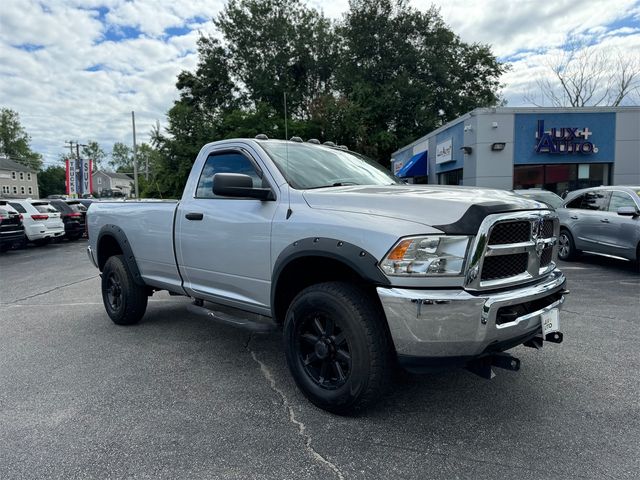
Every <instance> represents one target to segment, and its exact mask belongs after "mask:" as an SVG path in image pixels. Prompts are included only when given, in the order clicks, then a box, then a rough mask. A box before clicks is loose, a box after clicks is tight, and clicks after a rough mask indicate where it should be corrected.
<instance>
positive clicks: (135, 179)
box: [131, 111, 140, 200]
mask: <svg viewBox="0 0 640 480" xmlns="http://www.w3.org/2000/svg"><path fill="white" fill-rule="evenodd" d="M131 125H132V126H133V183H134V185H135V189H136V200H139V199H140V196H139V193H138V158H137V154H138V148H137V146H136V114H135V112H133V111H131Z"/></svg>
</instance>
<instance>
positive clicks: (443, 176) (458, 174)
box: [438, 168, 462, 185]
mask: <svg viewBox="0 0 640 480" xmlns="http://www.w3.org/2000/svg"><path fill="white" fill-rule="evenodd" d="M438 184H439V185H462V169H461V168H458V169H456V170H450V171H448V172H442V173H439V174H438Z"/></svg>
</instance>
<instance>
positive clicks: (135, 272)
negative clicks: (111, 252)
mask: <svg viewBox="0 0 640 480" xmlns="http://www.w3.org/2000/svg"><path fill="white" fill-rule="evenodd" d="M106 236H109V237H113V238H114V240H115V241H116V242H117V243H118V245H119V246H120V250H122V255H123V257H124V261H125V263H126V264H127V267H128V268H129V271H130V272H131V275H132V276H133V280H134V281H135V282H136V283H137V284H138V285H142V286H145V285H146V284H145V283H144V281H143V280H142V275H140V269H139V268H138V263H137V262H136V258H135V256H134V255H133V250H132V249H131V244H130V243H129V239H128V238H127V235H126V234H125V233H124V231H123V230H122V228H120V227H119V226H117V225H113V224H106V225H104V226H103V227H102V228H101V229H100V232H99V233H98V240H97V241H96V256H97V258H98V262H99V258H100V241H101V240H102V239H103V238H104V237H106ZM101 270H102V269H101Z"/></svg>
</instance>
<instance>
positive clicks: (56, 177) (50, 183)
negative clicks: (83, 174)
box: [38, 166, 66, 198]
mask: <svg viewBox="0 0 640 480" xmlns="http://www.w3.org/2000/svg"><path fill="white" fill-rule="evenodd" d="M65 177H66V169H65V167H60V166H49V167H47V168H46V169H45V170H42V171H41V172H39V173H38V190H39V191H40V198H47V196H49V195H55V194H60V195H63V194H65V193H66V185H65Z"/></svg>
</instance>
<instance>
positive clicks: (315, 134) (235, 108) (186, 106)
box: [152, 0, 507, 197]
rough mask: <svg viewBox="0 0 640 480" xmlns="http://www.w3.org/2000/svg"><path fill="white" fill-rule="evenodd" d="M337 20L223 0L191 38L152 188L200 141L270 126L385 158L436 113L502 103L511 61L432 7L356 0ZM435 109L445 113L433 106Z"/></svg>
mask: <svg viewBox="0 0 640 480" xmlns="http://www.w3.org/2000/svg"><path fill="white" fill-rule="evenodd" d="M349 5H350V8H349V12H348V13H347V14H346V15H345V16H344V18H343V20H342V21H341V22H339V23H334V22H331V21H330V20H328V19H327V18H326V17H324V15H323V14H322V13H321V12H319V11H317V10H315V9H313V8H311V7H309V6H308V5H307V3H303V2H302V1H300V0H230V1H229V3H227V5H226V7H225V8H224V9H223V11H222V13H221V14H220V15H219V16H218V17H217V18H216V19H214V20H213V23H214V27H215V28H216V30H217V31H216V32H215V33H214V34H212V35H211V36H203V37H201V38H200V41H199V42H198V64H197V67H196V68H195V70H193V71H189V72H186V71H185V72H182V73H180V75H179V76H178V81H177V84H176V86H177V88H178V91H179V94H180V97H179V99H178V100H177V101H176V102H175V103H174V105H173V106H172V108H171V109H170V110H169V112H168V114H167V117H168V126H167V128H166V130H165V131H164V132H161V131H160V130H159V128H158V129H156V130H155V131H154V132H153V136H152V138H153V146H154V147H155V149H156V151H157V153H158V155H159V156H158V159H157V163H156V166H155V169H154V185H153V188H154V189H155V190H154V195H158V196H159V195H162V196H163V197H167V196H169V197H171V196H173V197H176V196H179V195H180V194H181V192H182V188H183V186H184V184H185V183H186V180H187V176H188V174H189V171H190V169H191V165H192V164H193V161H194V159H195V158H196V155H197V154H198V151H199V150H200V148H201V147H202V145H204V144H206V143H208V142H211V141H214V140H219V139H223V138H230V137H253V136H255V135H256V134H258V133H265V134H267V135H268V136H269V137H271V138H284V136H285V128H284V124H285V122H284V118H285V115H284V102H283V97H284V94H285V93H286V94H287V107H288V108H287V124H288V132H287V133H288V135H289V136H292V135H298V136H301V137H302V138H305V139H309V138H317V139H319V140H320V141H325V140H332V141H335V142H337V143H339V144H344V145H347V146H349V147H350V148H353V149H355V150H358V151H361V152H363V153H365V154H368V155H369V156H372V157H374V158H378V159H382V160H383V161H385V162H386V161H388V159H389V157H390V154H391V153H392V152H393V151H394V150H396V149H397V148H399V147H400V146H402V145H404V144H406V143H409V142H411V141H413V140H415V139H416V138H418V137H419V136H421V135H424V134H425V133H426V132H428V131H430V130H432V129H434V128H437V127H438V126H440V125H441V122H442V121H448V120H451V119H453V118H455V117H457V116H459V115H462V114H464V113H466V112H468V111H469V110H472V109H474V108H476V107H488V106H493V105H497V104H499V103H500V97H499V95H498V90H499V88H500V84H499V78H500V76H501V74H502V73H503V72H504V71H505V70H506V69H507V67H506V66H505V65H503V64H501V63H500V62H498V61H497V59H496V58H495V56H493V54H492V53H491V50H490V48H489V47H488V46H486V45H481V44H467V43H465V42H462V40H460V38H459V37H458V36H457V35H455V33H454V32H452V31H451V30H450V29H449V28H448V27H447V25H445V24H444V22H443V20H442V18H441V17H440V14H439V12H438V10H436V9H434V8H431V9H429V10H428V11H427V12H425V13H422V12H420V11H418V10H415V9H413V8H411V7H410V6H409V4H408V3H407V1H406V0H352V1H351V2H350V4H349ZM440 111H442V112H443V114H439V112H440Z"/></svg>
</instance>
